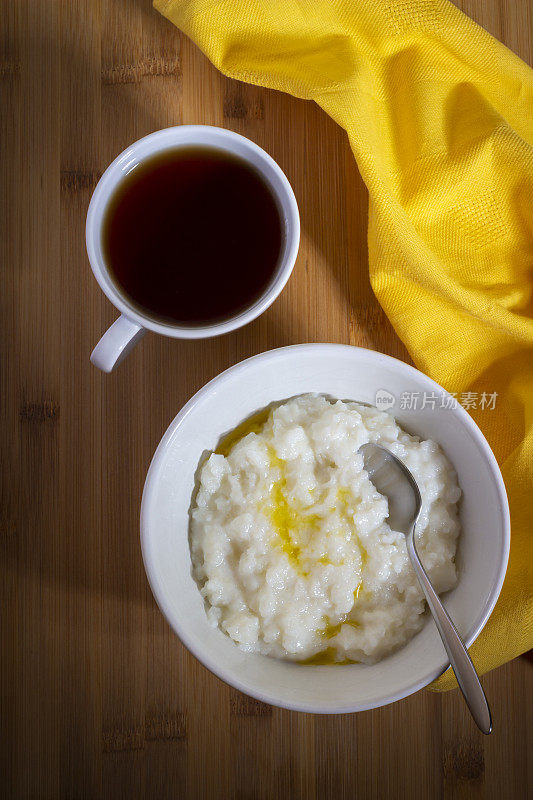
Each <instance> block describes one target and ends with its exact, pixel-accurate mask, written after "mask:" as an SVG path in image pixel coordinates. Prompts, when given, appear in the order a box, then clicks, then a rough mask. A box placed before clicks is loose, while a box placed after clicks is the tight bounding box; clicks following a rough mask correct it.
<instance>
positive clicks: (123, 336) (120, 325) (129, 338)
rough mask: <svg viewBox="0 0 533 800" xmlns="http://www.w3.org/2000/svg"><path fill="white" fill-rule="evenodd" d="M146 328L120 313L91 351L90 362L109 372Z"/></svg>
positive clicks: (123, 357)
mask: <svg viewBox="0 0 533 800" xmlns="http://www.w3.org/2000/svg"><path fill="white" fill-rule="evenodd" d="M145 333H146V329H145V328H143V327H141V325H137V323H136V322H133V320H131V319H128V317H125V316H124V314H121V315H120V317H119V318H118V319H117V320H116V321H115V322H114V323H113V324H112V325H111V327H110V328H108V329H107V331H106V332H105V333H104V335H103V336H102V338H101V339H100V341H99V342H98V344H97V345H96V347H95V348H94V350H93V351H92V353H91V362H92V363H93V364H94V366H95V367H98V369H101V370H103V371H104V372H111V371H112V370H114V369H115V367H117V366H118V365H119V364H120V362H121V361H123V360H124V359H125V358H126V356H127V355H128V353H129V352H130V350H132V349H133V348H134V347H135V345H136V344H137V342H138V341H139V339H142V337H143V336H144V334H145Z"/></svg>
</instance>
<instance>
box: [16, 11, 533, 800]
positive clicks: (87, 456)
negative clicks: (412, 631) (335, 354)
mask: <svg viewBox="0 0 533 800" xmlns="http://www.w3.org/2000/svg"><path fill="white" fill-rule="evenodd" d="M1 2H2V5H3V14H2V20H3V26H2V27H3V37H2V38H3V45H2V49H1V51H0V52H1V54H0V87H1V92H2V109H3V113H2V116H1V121H0V125H1V129H2V134H1V147H2V157H1V159H0V170H1V171H2V182H1V192H2V201H3V203H2V226H3V229H2V236H1V243H2V244H1V246H2V248H3V259H2V271H1V281H2V292H1V296H2V304H3V314H2V323H1V329H2V343H3V359H2V366H3V369H2V373H1V381H2V400H3V415H4V416H3V425H2V449H1V453H2V461H3V484H2V485H3V496H2V498H3V499H2V504H1V509H0V543H1V547H2V565H3V579H2V582H1V587H2V589H1V591H2V600H1V608H2V618H3V634H2V654H1V661H2V693H1V698H2V713H1V725H2V733H3V736H2V757H3V764H4V767H5V770H4V774H5V776H6V781H7V784H6V785H7V787H8V791H7V793H6V796H9V797H13V798H64V799H65V800H72V799H73V798H99V797H105V798H108V797H109V798H114V799H116V798H157V800H164V798H230V797H234V798H242V799H243V800H244V799H246V800H248V798H250V799H252V798H254V799H255V798H278V797H279V798H310V799H312V800H322V799H323V798H335V800H338V799H339V798H355V797H358V798H388V797H394V798H403V797H405V798H418V797H420V798H463V797H464V798H478V797H483V798H499V797H506V798H526V797H527V796H528V793H529V796H531V793H532V792H533V776H532V775H531V767H529V775H528V762H527V758H526V754H527V752H528V749H529V751H531V745H532V741H531V736H532V733H531V719H532V718H533V713H532V711H533V709H532V702H533V691H532V686H531V677H532V670H533V664H532V663H531V662H528V661H527V660H526V659H518V660H516V661H515V662H513V663H511V664H509V665H507V666H506V667H504V668H502V669H500V670H497V671H496V672H494V673H492V674H491V675H489V676H487V677H486V678H485V680H484V684H485V687H486V690H487V694H488V696H489V699H490V702H491V705H492V709H493V713H494V718H495V732H494V734H493V735H492V736H491V737H489V738H484V737H482V735H481V734H479V733H478V732H477V730H476V729H475V728H474V726H473V723H472V722H471V721H470V719H469V717H468V714H467V713H466V712H465V708H464V705H463V703H462V701H461V698H460V697H459V696H458V694H457V692H452V693H449V694H446V695H444V696H437V695H434V694H430V693H428V692H421V693H419V694H417V695H416V696H413V697H410V698H408V699H406V700H403V701H402V702H399V703H396V704H395V705H393V706H390V707H387V708H383V709H379V710H376V711H368V712H365V713H361V714H357V715H345V716H337V717H335V716H325V717H320V716H308V715H304V714H299V713H295V712H288V711H282V710H279V709H275V708H271V707H269V706H266V705H264V704H261V703H258V702H256V701H254V700H251V699H249V698H247V697H245V696H243V695H241V694H239V693H238V692H236V691H234V690H232V689H230V688H229V687H228V686H226V685H224V684H223V683H221V682H220V681H219V680H218V679H217V678H215V677H214V676H213V675H211V674H210V673H208V672H207V671H206V670H205V669H204V668H203V667H202V666H201V665H200V664H199V663H198V662H197V661H196V660H195V659H194V658H193V657H192V656H191V655H190V654H189V653H188V652H187V651H186V650H185V649H184V647H183V646H182V645H181V644H180V642H179V641H178V639H177V638H176V637H175V636H174V635H172V634H171V632H170V629H169V627H168V626H167V624H166V623H165V621H164V619H163V617H162V615H161V614H160V612H159V611H158V609H157V607H156V605H155V603H154V600H153V598H152V596H151V593H150V590H149V588H148V585H147V581H146V578H145V574H144V570H143V566H142V562H141V554H140V547H139V531H138V527H139V525H138V517H139V503H140V497H141V492H142V486H143V481H144V476H145V473H146V469H147V467H148V464H149V461H150V458H151V456H152V454H153V451H154V449H155V447H156V445H157V443H158V441H159V439H160V437H161V435H162V434H163V432H164V430H165V429H166V427H167V425H168V424H169V422H170V421H171V419H172V418H173V417H174V415H175V414H176V413H177V411H178V410H179V409H180V407H181V406H182V405H183V404H184V403H185V401H186V400H187V399H188V398H189V397H190V396H191V395H192V394H193V393H194V392H195V391H196V390H197V389H199V388H200V386H202V385H203V384H204V383H205V382H206V381H208V380H209V379H210V378H212V377H213V376H215V375H216V374H218V373H219V372H220V371H222V370H223V369H225V368H226V367H228V366H230V365H232V364H234V363H236V362H237V361H239V360H241V359H243V358H246V357H247V356H250V355H253V354H255V353H259V352H261V351H263V350H266V349H270V348H273V347H279V346H282V345H286V344H292V343H297V342H314V341H330V342H342V343H351V344H357V345H362V346H364V347H370V348H375V349H377V350H381V351H383V352H385V353H389V354H391V355H393V356H396V357H399V358H404V359H407V354H406V352H405V350H404V348H403V346H402V344H401V342H400V341H399V340H398V339H397V337H396V336H395V334H394V332H393V330H392V328H391V326H390V324H389V323H388V321H387V319H386V318H385V317H384V315H383V313H382V312H381V310H380V308H379V306H378V305H377V303H376V301H375V299H374V297H373V295H372V292H371V289H370V285H369V281H368V276H367V253H366V206H367V195H366V190H365V187H364V186H363V184H362V182H361V179H360V177H359V175H358V172H357V167H356V165H355V162H354V160H353V158H352V155H351V152H350V150H349V147H348V144H347V141H346V137H345V134H344V133H343V131H341V130H340V129H339V128H337V127H336V126H335V124H334V123H333V122H332V121H331V120H330V119H328V118H327V117H326V116H325V115H324V114H323V113H322V112H321V111H320V110H319V109H318V108H317V107H315V106H314V105H313V104H311V103H306V102H303V101H300V100H296V99H293V98H291V97H287V96H284V95H282V94H279V93H276V92H273V91H266V90H262V89H258V88H254V87H249V86H245V85H243V84H240V83H237V82H235V81H231V80H227V79H225V78H223V77H222V76H221V75H220V74H219V73H218V72H217V71H216V70H215V69H214V68H213V67H212V66H211V65H210V64H209V63H208V62H207V60H206V59H205V57H204V56H203V55H202V54H201V53H200V52H199V51H198V50H197V49H196V48H195V47H194V46H193V45H192V44H191V43H190V42H189V41H188V40H187V39H186V38H185V37H183V36H180V34H179V33H178V31H177V30H176V29H175V28H173V26H172V25H170V24H169V23H168V22H166V21H165V20H164V19H163V18H162V17H160V16H159V15H158V14H157V13H156V12H155V11H153V10H152V8H151V6H150V2H149V0H122V1H120V0H68V1H67V0H47V2H40V3H39V2H37V3H36V2H35V0H19V2H17V3H12V2H9V0H1ZM461 5H462V7H463V9H464V10H465V11H466V12H467V13H469V14H471V15H472V16H474V17H475V18H476V19H477V21H478V22H480V23H481V24H482V25H484V26H485V27H486V28H488V29H489V30H490V31H491V32H492V33H493V34H495V35H496V36H497V37H498V38H500V39H501V40H502V41H504V42H505V43H506V44H507V45H508V46H510V47H511V48H512V49H513V50H515V52H517V53H518V54H519V55H520V56H521V57H522V58H524V59H525V60H526V61H529V63H532V61H533V43H532V18H531V5H530V2H529V0H517V2H511V0H487V2H485V3H481V2H476V0H463V2H462V4H461ZM180 123H207V124H215V125H222V126H225V127H228V128H231V129H232V130H235V131H238V132H239V133H243V134H244V135H245V136H248V137H250V138H251V139H253V140H254V141H256V142H257V143H258V144H259V145H261V146H262V147H264V148H265V149H266V150H267V151H268V152H269V153H271V155H272V156H273V157H274V158H275V159H276V160H277V161H278V162H279V164H280V165H281V167H282V169H283V170H284V171H285V172H286V174H287V175H288V177H289V180H290V181H291V183H292V185H293V187H294V190H295V193H296V196H297V199H298V203H299V206H300V210H301V217H302V228H303V234H302V243H301V248H300V255H299V258H298V262H297V265H296V268H295V271H294V274H293V277H292V278H291V281H290V282H289V285H288V286H287V288H286V290H285V291H284V293H283V295H282V296H281V298H280V299H279V300H278V301H277V302H276V303H275V304H274V306H273V307H272V308H271V309H269V311H268V312H267V313H266V314H264V316H262V317H261V318H260V319H258V320H256V321H255V322H254V323H253V324H251V325H250V326H248V327H247V328H245V329H244V330H241V331H237V332H235V333H232V334H230V335H228V336H225V337H222V338H220V339H214V340H211V341H204V342H202V341H200V342H178V341H171V340H168V339H163V338H161V337H156V336H152V335H149V336H147V337H146V338H145V340H143V342H142V343H141V344H140V345H139V346H138V347H137V348H136V350H135V351H134V352H133V353H132V354H131V355H130V356H129V358H128V359H127V361H126V362H125V363H124V364H123V365H122V366H121V367H120V368H119V369H118V370H117V372H116V373H114V374H112V375H109V376H107V375H103V374H101V373H99V372H98V371H97V370H96V369H94V368H93V367H91V365H90V363H89V354H90V352H91V349H92V347H93V346H94V344H95V343H96V341H97V340H98V338H99V337H100V336H101V334H102V333H103V332H104V330H105V329H106V327H107V326H108V325H109V324H110V323H111V322H112V320H113V319H114V317H115V316H116V314H115V311H114V309H113V308H112V307H111V305H110V304H109V302H108V301H107V300H106V298H105V297H104V295H103V294H102V293H101V291H100V290H99V288H98V287H97V284H96V282H95V280H94V278H93V276H92V274H91V272H90V269H89V265H88V263H87V258H86V255H85V245H84V222H85V214H86V211H87V205H88V202H89V198H90V195H91V192H92V190H93V188H94V186H95V184H96V182H97V180H98V178H99V176H100V175H101V173H102V171H103V169H104V168H105V167H106V165H107V164H108V163H109V161H110V160H111V159H113V158H114V157H115V156H116V155H117V154H118V153H119V152H120V151H121V150H122V149H123V148H124V147H125V146H126V145H128V144H129V143H131V142H132V141H134V140H135V139H137V138H139V137H141V136H143V135H145V134H147V133H150V132H151V131H153V130H156V129H158V128H162V127H165V126H168V125H174V124H180ZM528 779H529V783H528Z"/></svg>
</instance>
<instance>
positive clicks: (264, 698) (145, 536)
mask: <svg viewBox="0 0 533 800" xmlns="http://www.w3.org/2000/svg"><path fill="white" fill-rule="evenodd" d="M288 351H291V352H299V353H302V354H304V353H309V352H315V353H317V354H319V353H320V354H321V355H326V354H327V352H328V351H329V352H332V351H336V352H340V351H345V352H346V351H350V352H354V353H359V354H367V355H370V356H371V357H372V359H373V360H374V361H375V362H377V363H378V364H379V363H381V364H383V365H394V366H395V367H398V366H399V368H400V369H403V370H404V371H405V372H406V373H407V374H410V375H412V376H416V377H417V378H418V379H420V377H422V378H423V379H424V380H425V381H426V382H427V383H428V386H432V387H433V389H437V390H440V391H445V390H444V389H443V387H442V386H440V385H439V384H438V383H437V382H436V381H434V380H433V379H432V378H430V377H429V376H427V375H426V374H425V373H423V372H421V371H420V370H418V369H416V367H413V366H411V365H410V364H407V363H405V362H404V361H401V360H400V359H398V358H394V357H393V356H389V355H385V354H384V353H380V352H378V351H375V350H371V349H369V348H365V347H355V346H352V345H347V344H334V343H322V342H316V343H315V342H313V343H306V344H294V345H287V346H285V347H278V348H275V349H272V350H266V351H264V352H262V353H259V354H257V355H254V356H250V357H249V358H246V359H244V360H243V361H240V362H238V363H237V364H234V365H233V366H231V367H228V368H227V369H225V370H224V371H223V372H221V373H219V374H218V375H216V376H215V377H214V378H212V379H211V380H210V381H208V382H207V383H206V384H204V386H202V387H201V388H200V389H199V390H198V391H197V392H196V393H195V394H194V395H193V396H192V397H191V398H190V400H188V402H187V403H186V404H185V405H184V406H183V407H182V408H181V410H180V411H179V412H178V413H177V414H176V416H175V417H174V419H173V420H172V422H171V423H170V425H169V426H168V428H167V430H166V431H165V433H164V434H163V436H162V438H161V440H160V442H159V444H158V446H157V448H156V450H155V453H154V455H153V457H152V460H151V462H150V466H149V468H148V471H147V474H146V479H145V483H144V488H143V494H142V500H141V511H140V538H141V552H142V558H143V562H144V568H145V571H146V576H147V579H148V583H149V585H150V588H151V590H152V593H153V596H154V599H155V601H156V603H157V605H158V607H159V609H160V611H161V613H162V614H163V616H164V617H165V619H166V621H167V622H168V624H169V625H170V627H171V629H172V630H173V631H174V633H175V634H176V635H177V636H178V638H179V639H180V641H181V642H182V643H183V644H184V645H185V647H186V648H187V649H188V650H189V652H190V653H192V655H193V656H194V657H195V658H196V659H197V660H198V661H199V662H200V663H201V664H202V665H203V666H204V667H206V669H208V670H209V671H210V672H212V673H213V674H214V675H215V676H216V677H217V678H219V679H220V680H222V681H224V683H226V684H228V685H229V686H232V687H233V688H235V689H238V690H239V691H241V692H243V693H244V694H246V695H248V696H251V697H254V698H256V699H257V700H260V701H261V702H264V703H268V704H269V705H273V706H276V707H278V708H286V709H288V710H291V711H301V712H304V713H311V714H346V713H356V712H358V711H368V710H370V709H373V708H381V707H383V706H386V705H389V704H390V703H394V702H396V701H397V700H402V699H403V698H405V697H408V696H410V695H411V694H414V693H415V692H417V691H419V690H420V689H423V688H425V687H426V686H428V685H429V684H430V683H432V682H433V681H434V680H436V679H437V678H438V677H439V676H440V675H442V674H443V673H444V672H445V671H446V670H447V669H448V667H449V666H450V665H449V661H448V659H447V658H446V657H444V658H443V661H442V666H439V667H438V668H437V669H435V670H434V671H433V672H432V673H430V674H429V676H428V675H426V676H424V677H423V678H422V679H421V680H417V681H414V682H413V683H412V684H409V686H408V687H407V688H403V689H401V690H400V691H398V692H396V693H393V694H391V695H388V696H387V697H386V698H385V699H384V701H383V702H379V703H376V702H374V701H372V702H369V703H359V702H357V703H347V704H345V705H339V706H338V707H335V708H325V707H324V706H320V705H313V704H309V703H300V702H297V701H296V702H292V701H291V700H280V699H279V698H278V697H276V696H275V694H273V693H269V692H262V691H260V690H257V689H255V687H253V689H252V688H251V687H250V686H249V685H247V684H246V685H245V684H244V683H243V682H241V681H240V680H239V678H238V676H236V675H235V674H233V673H232V672H230V671H226V670H224V669H222V668H221V667H220V665H219V664H218V663H217V662H216V661H215V659H214V658H213V657H211V656H210V654H209V653H208V652H206V651H205V650H202V649H200V648H198V647H196V645H195V644H194V643H193V642H191V640H190V639H189V637H188V635H187V633H186V632H184V631H182V630H181V629H180V626H179V624H176V623H175V621H174V620H173V618H172V616H173V615H172V612H171V610H170V606H169V604H168V603H167V601H166V598H165V594H164V592H163V591H162V590H160V587H159V586H158V583H157V578H156V569H155V566H154V561H155V560H154V559H153V554H152V550H151V546H150V533H149V512H150V510H151V504H152V501H153V497H154V494H155V486H156V482H157V477H158V472H159V470H160V469H161V467H162V465H163V459H164V455H165V454H166V451H167V449H168V448H169V446H170V444H171V442H172V439H173V438H174V435H175V434H176V431H177V430H178V428H179V427H180V426H181V425H182V423H183V422H184V420H185V419H186V418H187V417H188V416H189V414H191V413H192V412H193V411H194V409H195V408H196V406H197V405H198V404H199V403H200V402H201V401H202V400H203V398H204V397H206V396H207V395H209V394H210V393H211V392H212V391H213V389H214V388H215V387H217V386H220V384H221V383H226V382H228V381H231V380H234V379H235V377H236V376H238V375H239V373H241V372H243V371H244V370H246V369H247V367H248V365H249V363H250V362H254V363H259V362H262V363H264V362H266V361H270V360H275V359H277V358H280V357H283V355H284V354H285V353H287V352H288ZM454 412H455V413H457V414H459V416H460V417H462V419H463V422H464V423H465V424H466V427H467V428H468V429H469V432H470V434H471V435H472V436H473V438H474V439H475V441H476V443H477V444H478V445H479V446H480V447H481V449H482V450H483V452H484V455H485V457H486V459H487V465H488V467H489V468H490V472H491V474H492V477H493V478H494V481H495V484H496V486H497V489H498V500H499V504H500V507H501V512H502V532H503V542H502V551H503V552H502V558H501V561H500V567H499V571H498V576H497V580H496V581H495V582H494V584H493V586H492V589H491V592H490V594H489V597H488V601H487V604H486V607H485V611H484V613H483V615H482V616H481V617H480V618H479V619H478V621H477V625H476V626H475V628H474V629H473V630H472V631H471V632H470V635H469V636H468V637H467V638H466V639H465V644H466V646H467V648H469V647H471V645H472V644H473V642H475V640H476V639H477V638H478V636H479V634H480V633H481V631H482V630H483V628H484V627H485V625H486V623H487V621H488V619H489V617H490V615H491V614H492V612H493V610H494V606H495V605H496V602H497V600H498V598H499V596H500V592H501V589H502V586H503V582H504V579H505V574H506V571H507V564H508V561H509V550H510V543H511V524H510V513H509V503H508V498H507V492H506V489H505V484H504V481H503V477H502V474H501V471H500V467H499V465H498V462H497V461H496V457H495V455H494V453H493V452H492V449H491V447H490V445H489V443H488V442H487V440H486V438H485V436H484V435H483V433H482V431H481V429H480V428H479V426H478V425H477V424H476V422H474V420H473V419H472V417H471V416H470V414H468V413H467V412H466V411H465V409H464V408H463V407H462V406H460V405H458V406H457V407H456V408H455V409H454ZM316 668H317V669H327V668H328V667H320V666H318V667H316Z"/></svg>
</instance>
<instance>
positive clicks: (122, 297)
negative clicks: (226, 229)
mask: <svg viewBox="0 0 533 800" xmlns="http://www.w3.org/2000/svg"><path fill="white" fill-rule="evenodd" d="M191 145H199V146H202V145H205V146H207V147H215V148H217V149H220V150H226V151H228V152H230V153H233V154H235V155H236V156H239V157H240V158H241V159H243V160H244V161H247V162H248V163H249V164H251V165H252V166H253V167H255V169H256V170H258V172H259V173H260V174H261V175H262V177H263V179H264V180H265V181H266V183H267V184H268V186H269V187H270V189H271V191H272V192H273V194H274V196H275V197H276V199H277V202H278V206H279V209H280V216H281V219H282V223H283V225H284V243H283V248H282V252H281V255H280V259H279V263H278V266H277V269H276V271H275V272H274V274H273V277H272V280H271V282H270V284H269V285H268V286H267V288H266V289H265V291H264V293H263V294H262V295H261V297H259V299H258V300H256V301H255V302H254V303H252V304H251V305H250V306H249V308H246V309H244V310H243V311H240V312H238V313H237V314H235V315H234V316H232V317H230V318H228V319H226V320H224V321H222V322H216V323H212V324H208V325H202V326H194V327H193V326H187V325H174V324H171V323H168V322H163V321H157V320H156V319H154V318H152V317H150V316H148V315H145V314H143V312H142V311H141V310H139V309H138V308H136V307H135V306H133V305H132V303H131V302H130V301H129V299H128V297H127V296H126V294H124V293H122V292H121V291H120V287H118V286H117V284H116V283H115V281H113V280H112V278H111V276H110V274H109V267H108V265H107V264H106V260H105V257H104V251H103V246H102V244H103V243H102V231H103V220H104V218H105V214H106V209H107V205H108V203H109V200H110V198H111V197H112V196H113V194H114V191H115V189H116V187H117V185H118V184H119V183H120V181H121V180H122V179H123V178H124V176H126V175H127V174H128V173H129V172H130V171H131V170H132V169H133V168H134V167H135V166H136V165H137V164H139V163H140V162H141V161H145V160H146V159H147V158H150V157H151V156H153V155H154V154H155V153H161V152H162V151H164V150H169V149H170V150H173V149H175V148H176V147H181V146H184V147H190V146H191ZM299 241H300V217H299V214H298V206H297V204H296V198H295V196H294V192H293V191H292V188H291V185H290V183H289V181H288V180H287V178H286V176H285V175H284V173H283V172H282V170H281V169H280V167H279V166H278V165H277V164H276V162H275V161H274V160H273V159H272V158H271V157H270V156H269V155H268V154H267V153H265V151H264V150H262V149H261V148H260V147H258V145H256V144H254V142H251V141H250V140H249V139H246V138H245V137H244V136H240V135H239V134H237V133H233V132H232V131H228V130H225V129H224V128H214V127H211V126H208V125H182V126H179V127H175V128H165V129H163V130H161V131H156V132H155V133H152V134H150V135H149V136H145V137H144V139H139V141H138V142H135V143H134V144H132V145H131V147H128V148H127V149H126V150H124V152H123V153H121V154H120V155H119V156H118V158H116V159H115V160H114V161H113V163H112V164H111V165H110V166H109V167H108V168H107V169H106V171H105V172H104V174H103V175H102V177H101V178H100V180H99V182H98V185H97V187H96V189H95V190H94V194H93V196H92V198H91V202H90V205H89V211H88V212H87V226H86V242H87V253H88V256H89V261H90V264H91V267H92V270H93V272H94V276H95V278H96V280H97V281H98V283H99V284H100V287H101V289H102V291H103V292H104V294H106V295H107V297H108V298H109V300H111V302H112V303H113V305H114V306H116V308H117V309H118V310H119V311H120V312H121V315H120V317H119V318H118V319H117V320H116V322H114V323H113V325H112V326H111V327H110V328H109V329H108V330H107V331H106V332H105V333H104V335H103V336H102V338H101V339H100V341H99V342H98V344H97V345H96V347H95V348H94V350H93V352H92V354H91V361H92V363H93V364H94V365H95V366H97V367H99V368H100V369H102V370H104V372H111V370H113V369H114V368H115V367H116V366H117V365H118V364H120V362H121V361H122V360H123V359H124V358H125V357H126V356H127V355H128V353H129V352H130V350H131V349H132V348H133V346H134V345H135V344H136V343H137V342H138V341H139V339H140V338H141V337H142V336H143V335H144V334H145V333H146V331H147V330H151V331H155V332H156V333H161V334H163V335H164V336H172V337H174V338H176V339H204V338H207V337H210V336H220V335H221V334H223V333H229V331H233V330H235V329H236V328H240V327H242V326H243V325H246V324H247V323H248V322H251V321H252V320H253V319H255V318H256V317H258V316H259V315H260V314H262V313H263V311H265V309H267V308H268V307H269V306H270V305H271V304H272V303H273V302H274V300H275V299H276V297H277V296H278V295H279V294H280V292H281V291H282V289H283V287H284V286H285V284H286V283H287V281H288V279H289V276H290V274H291V272H292V269H293V267H294V262H295V261H296V255H297V253H298V245H299ZM179 246H180V243H179V241H177V242H176V248H177V249H178V250H179Z"/></svg>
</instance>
